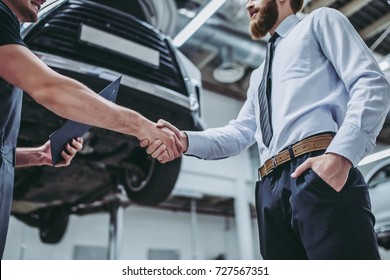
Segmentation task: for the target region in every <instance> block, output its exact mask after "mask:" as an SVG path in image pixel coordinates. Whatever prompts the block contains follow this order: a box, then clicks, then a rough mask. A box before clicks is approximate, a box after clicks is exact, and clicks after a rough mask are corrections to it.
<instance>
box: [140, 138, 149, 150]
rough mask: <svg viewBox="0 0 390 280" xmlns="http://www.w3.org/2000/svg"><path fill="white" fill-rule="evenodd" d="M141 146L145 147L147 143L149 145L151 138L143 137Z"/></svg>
mask: <svg viewBox="0 0 390 280" xmlns="http://www.w3.org/2000/svg"><path fill="white" fill-rule="evenodd" d="M139 144H140V146H141V147H142V148H145V147H146V146H147V145H149V140H148V139H146V138H145V139H142V140H141V141H140V142H139Z"/></svg>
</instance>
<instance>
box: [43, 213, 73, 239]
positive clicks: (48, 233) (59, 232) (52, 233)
mask: <svg viewBox="0 0 390 280" xmlns="http://www.w3.org/2000/svg"><path fill="white" fill-rule="evenodd" d="M68 221H69V214H68V213H66V212H65V211H64V210H63V209H61V208H51V209H48V210H46V211H44V212H43V213H42V216H41V217H40V225H39V237H40V239H41V241H42V242H43V243H48V244H55V243H58V242H59V241H60V240H61V239H62V237H63V236H64V234H65V231H66V228H67V226H68Z"/></svg>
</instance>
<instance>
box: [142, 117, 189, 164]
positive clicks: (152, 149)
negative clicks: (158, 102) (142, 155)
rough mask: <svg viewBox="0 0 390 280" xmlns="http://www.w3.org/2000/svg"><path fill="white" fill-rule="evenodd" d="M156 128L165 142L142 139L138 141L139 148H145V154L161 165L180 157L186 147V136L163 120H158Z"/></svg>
mask: <svg viewBox="0 0 390 280" xmlns="http://www.w3.org/2000/svg"><path fill="white" fill-rule="evenodd" d="M156 127H157V128H158V129H159V130H160V132H162V133H163V134H164V135H165V136H166V137H167V138H166V140H165V141H164V140H162V139H160V138H157V139H155V140H154V141H149V140H148V139H147V138H144V139H142V140H141V141H140V145H141V147H147V148H146V153H148V154H149V155H151V156H152V157H153V158H155V159H157V160H158V161H159V162H161V163H166V162H169V161H172V160H174V159H176V158H178V157H181V156H182V155H183V153H184V152H185V151H186V150H187V146H188V145H187V136H186V134H185V133H184V132H182V131H180V130H179V129H177V128H176V127H175V126H174V125H172V124H171V123H169V122H167V121H165V120H159V121H158V122H157V124H156Z"/></svg>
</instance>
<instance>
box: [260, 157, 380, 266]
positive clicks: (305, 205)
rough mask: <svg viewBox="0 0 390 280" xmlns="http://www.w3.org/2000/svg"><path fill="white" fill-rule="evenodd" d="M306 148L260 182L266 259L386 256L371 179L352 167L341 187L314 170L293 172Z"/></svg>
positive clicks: (261, 246)
mask: <svg viewBox="0 0 390 280" xmlns="http://www.w3.org/2000/svg"><path fill="white" fill-rule="evenodd" d="M321 154H323V151H320V152H313V153H309V154H305V155H303V156H301V157H298V158H296V159H295V160H294V161H292V162H288V163H285V164H283V165H281V166H279V167H277V168H276V169H275V170H274V171H273V172H272V173H270V174H269V175H268V176H266V177H264V178H263V179H262V180H261V181H259V182H257V184H256V209H257V216H258V225H259V235H260V253H261V255H262V256H263V258H264V259H285V260H288V259H322V260H328V259H334V260H341V259H349V260H357V259H380V256H379V252H378V244H377V240H376V235H375V231H374V223H375V219H374V216H373V214H372V213H371V203H370V198H369V194H368V190H367V185H366V183H365V181H364V179H363V176H362V175H361V173H360V171H359V170H358V169H356V168H351V170H350V172H349V176H348V180H347V183H346V185H345V186H344V187H343V189H342V190H341V191H340V192H336V191H335V190H334V189H333V188H332V187H330V186H329V185H327V184H326V183H325V182H324V181H323V180H322V179H321V178H320V177H319V176H318V175H317V174H316V173H315V172H314V171H313V170H311V169H310V170H308V171H307V172H305V173H304V174H303V175H302V176H300V177H299V178H297V179H292V178H291V177H290V174H291V173H292V172H293V171H294V170H295V168H296V167H297V166H298V165H299V164H301V163H303V162H304V161H305V160H306V159H307V158H308V157H314V156H318V155H321Z"/></svg>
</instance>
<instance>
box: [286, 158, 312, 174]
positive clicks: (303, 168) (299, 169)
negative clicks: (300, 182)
mask: <svg viewBox="0 0 390 280" xmlns="http://www.w3.org/2000/svg"><path fill="white" fill-rule="evenodd" d="M310 167H311V160H310V159H307V160H305V161H304V162H303V163H302V164H301V165H299V166H298V167H297V168H296V169H295V171H294V172H293V173H292V174H291V177H292V178H298V177H299V176H301V175H302V174H303V172H305V171H306V170H308V169H309V168H310Z"/></svg>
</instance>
